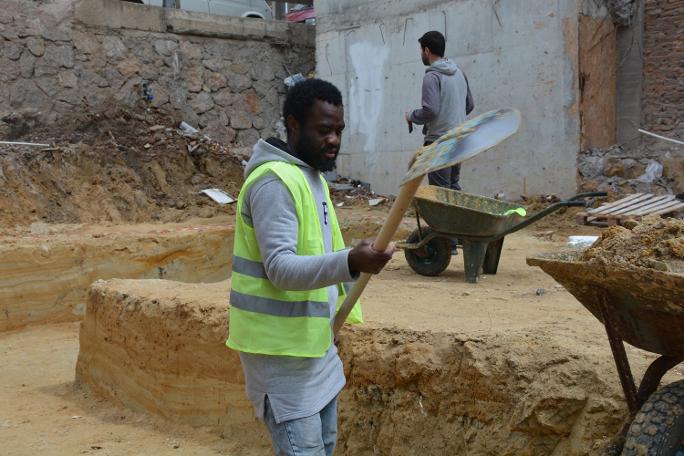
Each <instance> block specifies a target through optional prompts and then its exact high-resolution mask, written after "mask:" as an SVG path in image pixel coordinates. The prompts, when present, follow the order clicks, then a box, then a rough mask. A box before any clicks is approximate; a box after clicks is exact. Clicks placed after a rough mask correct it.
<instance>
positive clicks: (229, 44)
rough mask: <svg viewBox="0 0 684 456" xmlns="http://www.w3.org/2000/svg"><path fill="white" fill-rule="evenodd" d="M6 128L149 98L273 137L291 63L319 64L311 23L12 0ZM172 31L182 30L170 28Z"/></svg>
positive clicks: (235, 137) (2, 128) (230, 128)
mask: <svg viewBox="0 0 684 456" xmlns="http://www.w3.org/2000/svg"><path fill="white" fill-rule="evenodd" d="M2 6H3V7H2V9H0V136H4V137H7V136H8V132H9V131H10V128H9V124H10V123H12V122H16V121H17V118H19V119H21V118H22V117H30V118H35V119H38V120H39V121H41V122H47V123H51V122H56V121H58V120H59V119H60V118H61V117H62V116H64V115H66V114H69V113H72V112H78V111H86V110H87V111H91V110H92V111H98V110H101V109H104V108H106V107H109V106H112V105H124V106H131V105H134V104H136V103H140V100H142V99H143V92H144V86H145V85H147V86H149V88H150V89H151V91H152V94H153V95H154V99H153V100H151V101H149V104H150V105H151V106H153V107H170V108H173V109H175V110H177V111H178V113H179V117H182V119H184V120H186V121H187V122H188V123H190V124H191V125H193V126H196V127H199V128H201V129H203V130H204V131H205V132H206V133H207V134H209V135H210V136H211V137H212V138H214V139H216V140H219V141H221V142H225V143H231V142H238V143H241V144H245V145H249V144H251V143H253V142H254V141H255V140H256V139H257V138H258V137H260V136H267V135H272V134H273V133H274V129H275V124H276V122H277V121H278V119H279V117H280V107H281V104H282V99H283V95H284V93H285V86H284V84H283V81H282V80H283V78H285V77H287V75H288V73H287V72H288V71H292V72H294V73H296V72H301V73H307V72H308V71H310V70H312V69H313V65H314V62H313V58H314V56H313V45H314V40H313V33H314V30H313V28H312V27H310V26H305V25H303V24H287V23H282V22H275V21H262V20H258V19H241V18H232V17H230V18H229V17H217V16H210V15H205V14H199V13H188V12H185V11H181V10H172V11H167V10H164V9H162V8H154V7H148V6H143V5H136V4H131V3H124V2H120V1H118V0H91V1H81V0H48V1H43V2H25V1H13V0H9V1H4V2H2ZM168 31H173V32H174V33H169V32H168Z"/></svg>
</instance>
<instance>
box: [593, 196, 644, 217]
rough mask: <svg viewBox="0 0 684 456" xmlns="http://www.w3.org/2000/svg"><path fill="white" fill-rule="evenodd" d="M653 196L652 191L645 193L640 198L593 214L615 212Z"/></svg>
mask: <svg viewBox="0 0 684 456" xmlns="http://www.w3.org/2000/svg"><path fill="white" fill-rule="evenodd" d="M651 197H653V195H652V194H650V193H647V194H645V195H641V196H640V197H639V198H634V199H633V200H631V201H627V202H625V203H622V204H620V205H618V206H615V207H613V208H610V209H608V210H607V211H601V212H599V213H597V214H593V215H598V214H602V215H608V214H613V213H615V212H617V211H619V210H620V209H624V208H626V207H631V206H633V205H634V204H636V203H638V202H641V201H645V200H648V199H650V198H651Z"/></svg>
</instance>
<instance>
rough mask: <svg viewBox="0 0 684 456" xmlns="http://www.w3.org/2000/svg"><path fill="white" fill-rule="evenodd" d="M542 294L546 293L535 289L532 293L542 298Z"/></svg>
mask: <svg viewBox="0 0 684 456" xmlns="http://www.w3.org/2000/svg"><path fill="white" fill-rule="evenodd" d="M544 293H546V290H545V289H543V288H537V290H536V291H535V292H534V294H536V295H537V296H542V295H543V294H544Z"/></svg>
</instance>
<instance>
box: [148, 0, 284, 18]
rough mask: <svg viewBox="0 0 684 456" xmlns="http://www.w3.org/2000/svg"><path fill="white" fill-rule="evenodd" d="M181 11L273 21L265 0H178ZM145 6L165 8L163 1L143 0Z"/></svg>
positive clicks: (271, 12)
mask: <svg viewBox="0 0 684 456" xmlns="http://www.w3.org/2000/svg"><path fill="white" fill-rule="evenodd" d="M176 2H179V3H180V9H184V10H188V11H199V12H201V13H210V14H221V15H224V16H240V17H255V18H260V19H273V11H271V8H269V6H268V4H267V3H266V1H265V0H176ZM142 3H144V4H145V5H151V6H164V5H163V0H142Z"/></svg>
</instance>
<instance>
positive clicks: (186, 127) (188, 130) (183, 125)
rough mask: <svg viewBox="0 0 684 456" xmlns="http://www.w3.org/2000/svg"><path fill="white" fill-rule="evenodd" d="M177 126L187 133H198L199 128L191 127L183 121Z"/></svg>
mask: <svg viewBox="0 0 684 456" xmlns="http://www.w3.org/2000/svg"><path fill="white" fill-rule="evenodd" d="M178 127H179V128H180V129H181V131H183V133H186V134H188V135H195V134H197V133H199V130H198V129H197V128H195V127H192V126H191V125H190V124H188V123H187V122H185V121H183V122H181V123H180V125H179V126H178Z"/></svg>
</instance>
